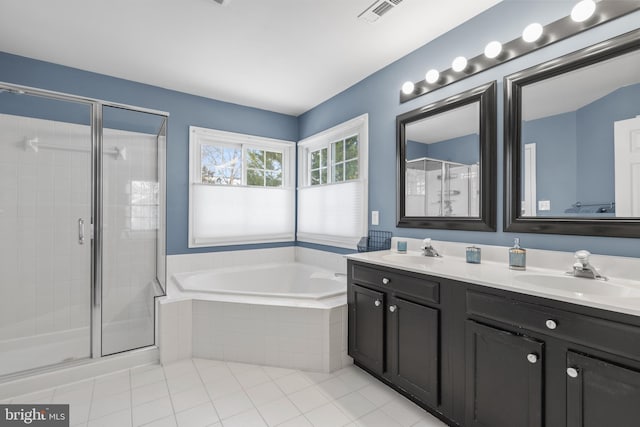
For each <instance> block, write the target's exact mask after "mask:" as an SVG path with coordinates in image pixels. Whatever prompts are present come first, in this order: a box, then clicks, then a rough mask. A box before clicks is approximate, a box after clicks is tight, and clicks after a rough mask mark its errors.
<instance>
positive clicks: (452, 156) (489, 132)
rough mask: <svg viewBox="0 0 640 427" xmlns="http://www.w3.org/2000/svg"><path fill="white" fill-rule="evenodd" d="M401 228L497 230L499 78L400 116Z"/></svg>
mask: <svg viewBox="0 0 640 427" xmlns="http://www.w3.org/2000/svg"><path fill="white" fill-rule="evenodd" d="M396 129H397V131H396V144H397V150H396V152H397V171H398V177H397V182H398V201H397V215H398V227H407V228H439V229H451V230H476V231H495V223H496V208H495V203H496V199H495V195H496V189H495V186H496V180H495V175H496V171H495V155H496V82H491V83H488V84H486V85H483V86H480V87H477V88H475V89H471V90H469V91H467V92H463V93H460V94H457V95H455V96H452V97H449V98H446V99H443V100H440V101H438V102H435V103H433V104H430V105H427V106H425V107H422V108H418V109H416V110H413V111H409V112H407V113H405V114H402V115H400V116H398V117H397V118H396Z"/></svg>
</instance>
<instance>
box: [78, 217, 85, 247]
mask: <svg viewBox="0 0 640 427" xmlns="http://www.w3.org/2000/svg"><path fill="white" fill-rule="evenodd" d="M78 244H79V245H84V219H82V218H78Z"/></svg>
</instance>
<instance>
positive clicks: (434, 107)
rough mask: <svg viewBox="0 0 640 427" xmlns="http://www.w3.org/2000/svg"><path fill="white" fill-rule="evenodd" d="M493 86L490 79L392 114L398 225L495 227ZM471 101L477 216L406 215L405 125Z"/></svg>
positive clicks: (416, 226) (477, 229) (495, 144)
mask: <svg viewBox="0 0 640 427" xmlns="http://www.w3.org/2000/svg"><path fill="white" fill-rule="evenodd" d="M496 87H497V83H496V82H495V81H493V82H490V83H487V84H485V85H482V86H479V87H476V88H474V89H471V90H468V91H466V92H462V93H459V94H457V95H454V96H451V97H449V98H446V99H442V100H440V101H437V102H434V103H433V104H429V105H427V106H425V107H421V108H417V109H415V110H412V111H409V112H407V113H404V114H401V115H399V116H397V117H396V147H397V148H396V171H397V176H396V182H397V183H398V185H397V190H398V196H397V209H396V211H397V219H398V221H397V226H398V227H404V228H434V229H448V230H466V231H495V230H496V203H497V201H496V175H497V172H496V169H495V167H496V153H497V142H496V91H497V89H496ZM474 102H478V103H479V107H480V108H479V110H480V118H479V120H480V132H479V136H480V168H479V170H480V172H479V173H480V183H479V188H480V198H479V199H480V207H479V213H480V216H479V217H452V216H442V217H439V216H437V217H436V216H406V214H405V212H406V209H405V208H406V206H405V191H406V183H405V177H406V164H405V159H406V144H405V130H406V126H407V125H409V124H411V123H413V122H417V121H420V120H422V119H425V118H427V117H431V116H435V115H437V114H440V113H444V112H446V111H450V110H453V109H456V108H458V107H462V106H465V105H468V104H473V103H474Z"/></svg>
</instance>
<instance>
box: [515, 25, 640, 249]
mask: <svg viewBox="0 0 640 427" xmlns="http://www.w3.org/2000/svg"><path fill="white" fill-rule="evenodd" d="M639 49H640V30H634V31H631V32H629V33H626V34H623V35H621V36H618V37H615V38H612V39H609V40H606V41H604V42H601V43H598V44H596V45H593V46H589V47H587V48H585V49H581V50H579V51H576V52H573V53H570V54H568V55H565V56H562V57H560V58H556V59H553V60H551V61H548V62H545V63H542V64H539V65H536V66H534V67H531V68H528V69H526V70H523V71H519V72H517V73H514V74H512V75H509V76H506V77H505V78H504V96H505V103H504V105H505V111H504V114H505V121H504V135H505V141H504V231H509V232H519V233H546V234H571V235H583V236H611V237H640V218H595V219H594V218H591V217H589V218H587V217H583V218H580V217H521V216H520V200H521V198H522V195H521V191H520V189H521V186H522V177H521V173H520V171H521V167H522V165H521V153H522V149H521V142H522V141H521V122H522V88H523V86H526V85H528V84H531V83H535V82H539V81H541V80H546V79H548V78H551V77H554V76H557V75H559V74H564V73H566V72H568V71H573V70H577V69H580V68H583V67H586V66H589V65H593V64H596V63H598V62H602V61H606V60H608V59H611V58H615V57H617V56H620V55H624V54H626V53H630V52H633V51H636V50H639ZM639 72H640V71H639Z"/></svg>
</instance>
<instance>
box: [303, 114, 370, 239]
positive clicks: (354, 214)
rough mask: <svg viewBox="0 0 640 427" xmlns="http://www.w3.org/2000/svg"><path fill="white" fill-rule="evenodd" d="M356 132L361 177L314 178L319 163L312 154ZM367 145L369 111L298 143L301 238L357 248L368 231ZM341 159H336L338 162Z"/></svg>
mask: <svg viewBox="0 0 640 427" xmlns="http://www.w3.org/2000/svg"><path fill="white" fill-rule="evenodd" d="M354 135H356V136H357V138H358V144H357V146H358V156H357V161H358V162H359V163H358V174H357V176H358V178H357V179H351V180H348V181H342V182H333V183H331V182H330V183H326V184H325V181H324V180H320V182H318V180H317V179H314V178H313V177H312V174H311V172H312V171H313V170H314V167H315V166H317V165H314V164H313V161H312V158H311V154H312V153H314V152H317V151H318V150H320V149H322V148H323V147H327V148H329V149H331V144H333V143H335V142H336V141H341V140H345V139H347V138H352V137H353V136H354ZM367 148H368V116H367V115H366V114H365V115H363V116H359V117H357V118H355V119H352V120H349V121H348V122H345V123H343V124H341V125H338V126H335V127H333V128H331V129H328V130H326V131H324V132H321V133H319V134H316V135H313V136H311V137H309V138H306V139H305V140H303V141H300V142H299V143H298V153H299V154H298V171H299V175H298V183H299V188H298V232H297V239H298V240H300V241H304V242H310V243H319V244H324V245H331V246H338V247H345V248H350V249H355V248H356V245H357V243H358V240H359V239H360V237H362V236H365V235H366V234H367V182H368V181H367V178H368V174H367V158H368V157H367V154H368V149H367ZM336 160H337V161H336ZM339 161H340V159H334V164H335V163H338V162H339ZM343 162H344V161H343ZM342 179H344V175H343V178H342Z"/></svg>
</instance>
